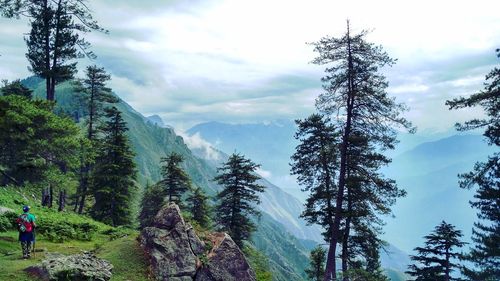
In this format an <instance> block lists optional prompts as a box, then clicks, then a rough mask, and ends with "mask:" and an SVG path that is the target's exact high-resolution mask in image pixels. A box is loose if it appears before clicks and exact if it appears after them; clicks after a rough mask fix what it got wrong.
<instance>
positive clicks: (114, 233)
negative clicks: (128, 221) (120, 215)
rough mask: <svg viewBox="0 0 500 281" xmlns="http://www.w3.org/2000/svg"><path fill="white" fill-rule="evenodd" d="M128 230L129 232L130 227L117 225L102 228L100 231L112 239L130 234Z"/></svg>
mask: <svg viewBox="0 0 500 281" xmlns="http://www.w3.org/2000/svg"><path fill="white" fill-rule="evenodd" d="M130 232H131V230H130V229H127V228H124V227H121V226H119V227H114V228H110V229H107V230H104V231H102V232H101V233H102V234H104V235H107V236H109V240H110V241H113V240H116V239H119V238H123V237H126V236H128V235H130Z"/></svg>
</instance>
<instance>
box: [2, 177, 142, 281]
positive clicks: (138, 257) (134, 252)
mask: <svg viewBox="0 0 500 281" xmlns="http://www.w3.org/2000/svg"><path fill="white" fill-rule="evenodd" d="M30 193H31V191H30V190H29V188H28V189H19V188H12V187H9V188H4V187H0V206H3V207H8V208H11V209H14V210H15V211H16V212H20V208H21V207H22V205H24V204H27V205H30V206H32V213H33V214H35V215H36V216H37V223H38V225H39V227H41V225H43V224H44V223H56V224H57V223H58V222H60V221H65V222H68V223H70V224H72V225H78V224H82V223H89V224H92V225H95V226H96V227H97V231H96V232H95V234H94V235H93V236H92V237H91V239H90V240H87V241H85V240H82V241H80V240H67V241H64V242H62V243H57V242H53V241H49V240H52V239H47V238H48V237H47V236H44V235H41V234H37V242H36V248H37V249H44V250H45V251H44V252H37V253H35V256H34V257H32V258H31V259H29V260H22V259H21V257H22V253H21V246H20V244H19V242H18V241H17V237H18V232H17V231H15V230H11V231H7V232H0V280H16V281H17V280H20V281H24V280H33V277H31V276H29V275H28V274H27V273H26V272H25V271H24V269H26V268H27V267H29V266H32V265H35V264H38V263H40V262H41V261H42V259H43V258H44V256H45V253H46V252H51V253H54V252H56V253H62V254H68V255H69V254H76V253H80V252H81V251H93V252H94V253H95V254H96V255H97V256H98V257H101V258H103V259H105V260H107V261H109V262H111V264H112V265H113V277H112V279H111V280H113V281H114V280H116V281H120V280H123V281H125V280H134V281H143V280H150V279H149V278H148V262H147V261H146V259H145V257H144V256H143V251H142V250H141V249H140V248H139V245H138V242H137V239H136V238H137V236H138V235H139V232H138V231H136V230H132V229H126V228H113V227H110V226H108V225H105V224H102V223H99V222H96V221H94V220H92V219H91V218H89V217H86V216H80V215H77V214H75V213H72V212H63V213H60V212H57V211H56V210H53V209H49V208H44V207H41V206H40V205H39V204H38V203H37V201H36V200H35V199H31V195H30Z"/></svg>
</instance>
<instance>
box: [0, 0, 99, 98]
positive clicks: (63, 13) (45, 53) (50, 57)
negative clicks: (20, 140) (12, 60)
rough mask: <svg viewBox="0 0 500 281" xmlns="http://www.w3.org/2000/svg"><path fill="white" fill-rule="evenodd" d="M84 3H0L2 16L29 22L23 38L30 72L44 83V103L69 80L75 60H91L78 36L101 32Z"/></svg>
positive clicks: (6, 0)
mask: <svg viewBox="0 0 500 281" xmlns="http://www.w3.org/2000/svg"><path fill="white" fill-rule="evenodd" d="M86 2H87V1H85V0H57V1H49V0H1V1H0V12H1V13H2V15H3V16H5V17H8V18H12V17H16V18H19V17H21V16H25V17H28V18H29V19H30V24H31V31H30V33H29V35H28V36H27V37H26V38H25V41H26V44H27V47H28V52H27V53H26V57H27V58H28V61H29V62H30V65H31V67H30V70H31V71H32V72H33V73H34V74H35V75H37V76H40V77H42V78H43V79H45V80H46V92H47V100H55V86H56V84H58V83H61V82H64V81H66V80H69V79H71V78H73V75H74V74H75V73H76V62H74V60H75V59H76V58H80V57H83V56H87V57H90V58H94V57H95V56H94V54H93V53H92V52H90V51H89V50H88V48H89V46H90V44H89V43H88V42H86V41H85V40H84V39H83V38H82V34H84V33H87V32H90V31H92V30H99V31H104V30H103V29H102V28H101V27H99V25H98V24H97V22H96V21H95V20H93V19H92V15H91V14H90V9H89V8H88V6H87V3H86Z"/></svg>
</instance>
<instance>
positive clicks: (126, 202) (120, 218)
mask: <svg viewBox="0 0 500 281" xmlns="http://www.w3.org/2000/svg"><path fill="white" fill-rule="evenodd" d="M106 118H107V119H108V120H107V121H106V122H105V123H104V124H103V126H102V128H101V130H102V132H103V134H104V137H103V138H102V139H101V140H100V143H101V144H100V146H99V150H98V156H97V158H96V162H95V168H94V171H93V186H92V193H93V196H94V199H95V204H94V206H92V209H91V215H92V217H94V218H95V219H97V220H100V221H102V222H105V223H107V224H110V225H113V226H117V225H127V224H130V223H131V219H132V217H131V214H132V211H131V208H130V206H131V204H132V199H133V195H134V193H135V187H136V183H135V179H136V168H135V163H134V153H133V152H132V149H131V148H130V144H129V141H128V139H127V136H126V135H125V132H126V131H127V130H128V128H127V124H126V123H125V121H123V118H122V116H121V113H120V111H119V110H118V109H116V107H111V108H108V109H106Z"/></svg>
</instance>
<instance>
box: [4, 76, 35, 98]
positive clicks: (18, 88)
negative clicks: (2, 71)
mask: <svg viewBox="0 0 500 281" xmlns="http://www.w3.org/2000/svg"><path fill="white" fill-rule="evenodd" d="M3 83H4V85H3V87H2V88H0V94H1V95H3V96H10V95H18V96H22V97H25V98H27V99H31V98H32V94H33V91H32V90H30V89H28V88H26V87H25V86H24V85H23V84H22V83H21V80H19V79H18V80H15V81H12V82H10V83H9V82H8V81H7V80H4V81H3Z"/></svg>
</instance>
